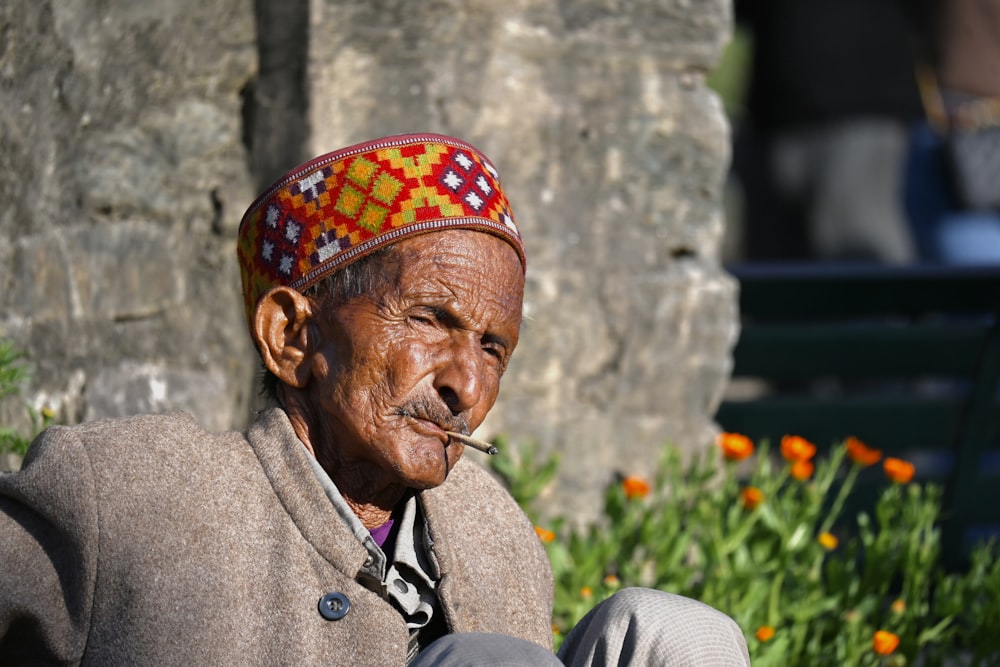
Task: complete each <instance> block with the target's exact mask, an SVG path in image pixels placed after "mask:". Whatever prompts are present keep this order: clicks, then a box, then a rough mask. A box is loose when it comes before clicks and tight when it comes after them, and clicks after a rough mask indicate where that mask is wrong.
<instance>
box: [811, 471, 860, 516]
mask: <svg viewBox="0 0 1000 667" xmlns="http://www.w3.org/2000/svg"><path fill="white" fill-rule="evenodd" d="M860 472H861V466H859V465H852V466H851V468H850V470H848V471H847V477H846V478H845V479H844V483H843V484H841V485H840V489H838V490H837V497H836V498H835V499H834V501H833V505H831V506H830V513H829V514H827V516H826V519H825V520H824V521H823V523H822V524H821V526H820V529H819V532H820V533H828V532H830V529H831V528H832V527H833V524H834V522H835V521H836V520H837V517H838V516H840V513H841V512H842V511H843V510H844V503H845V502H846V501H847V496H849V495H850V493H851V490H852V489H853V488H854V484H855V482H857V479H858V474H859V473H860Z"/></svg>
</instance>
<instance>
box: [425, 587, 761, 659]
mask: <svg viewBox="0 0 1000 667" xmlns="http://www.w3.org/2000/svg"><path fill="white" fill-rule="evenodd" d="M527 665H532V666H541V667H544V666H546V665H552V666H559V665H570V666H571V667H582V666H584V665H588V666H589V665H593V666H596V667H610V666H612V665H621V666H625V665H630V666H633V667H638V666H640V665H669V666H677V667H696V666H697V667H708V666H710V665H711V666H713V667H716V666H721V667H728V666H729V665H734V666H740V667H743V666H746V667H749V665H750V656H749V654H748V653H747V646H746V641H745V640H744V638H743V632H742V631H741V630H740V628H739V626H737V625H736V623H735V622H733V620H732V619H731V618H729V617H728V616H726V615H725V614H723V613H722V612H720V611H717V610H715V609H713V608H711V607H709V606H708V605H705V604H702V603H701V602H697V601H696V600H691V599H689V598H685V597H682V596H680V595H674V594H672V593H664V592H663V591H656V590H651V589H645V588H626V589H624V590H621V591H619V592H618V593H616V594H615V595H613V596H612V597H610V598H608V599H607V600H605V601H604V602H602V603H600V604H599V605H597V606H596V607H594V608H593V609H592V610H591V611H590V613H589V614H587V616H585V617H584V618H583V619H582V620H581V621H580V622H579V623H578V624H577V625H576V627H574V628H573V630H572V631H571V632H570V633H569V634H568V635H567V636H566V640H565V641H564V642H563V645H562V649H561V650H560V651H559V655H558V656H555V655H553V654H552V653H550V652H549V651H547V650H545V649H544V648H542V647H541V646H538V645H537V644H533V643H531V642H528V641H525V640H523V639H518V638H516V637H508V636H505V635H496V634H488V633H466V634H454V635H447V636H445V637H442V638H441V639H439V640H437V641H436V642H434V643H433V644H431V645H430V646H429V647H427V649H426V650H425V651H423V652H422V653H421V654H420V655H419V656H418V657H417V659H416V660H415V661H414V662H413V663H412V666H413V667H432V666H433V667H480V666H483V667H485V666H488V667H523V666H527Z"/></svg>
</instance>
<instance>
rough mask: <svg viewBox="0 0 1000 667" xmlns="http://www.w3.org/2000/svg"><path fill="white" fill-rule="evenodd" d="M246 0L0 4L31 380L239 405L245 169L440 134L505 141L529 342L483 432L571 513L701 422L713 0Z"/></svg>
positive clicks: (251, 171) (716, 293) (144, 402)
mask: <svg viewBox="0 0 1000 667" xmlns="http://www.w3.org/2000/svg"><path fill="white" fill-rule="evenodd" d="M63 4H72V5H73V7H74V8H73V9H67V8H63V7H62V5H63ZM249 5H250V3H249V0H243V1H237V0H221V1H220V2H213V3H204V2H202V3H197V2H195V1H194V0H178V1H175V2H167V1H166V0H165V1H164V2H156V3H132V2H127V1H126V0H112V1H110V2H109V1H103V2H101V1H99V0H79V1H78V2H75V3H54V2H45V1H44V0H15V1H14V2H13V3H12V6H11V3H8V4H7V5H5V7H4V8H3V9H0V20H2V24H0V30H2V31H3V32H0V40H2V41H0V77H2V78H0V84H2V86H3V89H4V91H5V95H4V96H3V97H0V123H2V125H0V128H2V134H0V149H2V150H0V160H2V161H3V162H2V163H0V178H2V181H0V188H2V192H3V200H4V201H5V202H12V203H13V205H8V206H7V207H5V208H4V210H2V211H0V232H2V239H0V260H3V261H2V262H0V284H2V285H0V286H3V287H4V288H5V289H4V290H3V291H2V293H0V300H2V301H0V304H2V305H0V313H2V314H0V327H2V329H3V332H4V333H5V334H6V335H11V336H13V337H14V338H15V339H17V340H18V341H21V342H25V343H27V344H28V346H29V352H30V354H31V355H32V358H33V359H34V360H35V362H36V364H37V366H38V373H37V379H36V383H35V388H34V389H35V391H36V392H37V394H38V396H41V397H45V398H46V400H55V401H57V402H58V403H59V405H60V406H61V411H62V416H63V417H64V418H68V419H71V420H75V419H80V418H89V417H93V416H98V415H104V414H117V413H120V412H122V411H128V410H129V409H132V410H135V409H143V410H146V409H162V408H164V407H167V406H169V405H171V404H174V405H180V406H181V407H186V408H189V409H194V411H195V413H196V414H197V415H198V416H199V417H200V418H201V419H202V420H203V421H206V422H208V423H209V424H210V425H211V426H213V427H223V426H228V425H235V426H239V425H241V423H242V419H243V417H244V415H245V414H246V406H247V402H248V396H249V394H250V389H249V387H250V384H251V383H250V382H249V380H248V378H249V377H250V374H251V373H252V370H253V363H252V361H253V356H252V353H251V352H250V351H249V348H248V345H247V343H246V337H245V335H244V333H243V329H242V323H241V319H240V313H239V310H238V309H239V303H238V299H237V297H236V287H235V285H236V280H237V278H236V273H235V269H234V267H233V265H232V252H231V248H232V235H233V229H234V226H235V224H236V223H237V222H238V219H239V215H240V213H241V212H242V209H243V207H244V206H245V205H246V204H247V203H249V201H250V199H251V198H252V189H253V188H252V187H251V185H250V184H251V183H253V184H255V185H256V186H258V187H259V186H262V185H264V184H265V183H266V182H268V181H269V180H271V179H272V178H273V177H274V176H276V175H278V174H280V173H281V172H282V171H284V170H285V169H287V168H288V167H290V166H292V165H294V164H295V163H297V162H298V161H300V160H301V159H304V158H306V157H309V156H311V155H313V154H317V153H320V152H323V151H327V150H331V149H333V148H336V147H339V146H343V145H346V144H348V143H353V142H356V141H360V140H363V139H367V138H371V137H372V136H375V135H382V134H389V133H395V132H405V131H421V130H428V131H436V132H444V133H448V134H454V135H457V136H460V137H462V138H465V139H468V140H470V141H472V142H473V143H474V144H476V145H478V146H479V147H480V148H482V149H483V150H484V151H485V152H486V153H487V154H489V155H490V156H491V157H492V158H493V160H494V162H495V163H496V165H497V167H498V168H499V169H500V172H501V176H502V178H503V180H504V183H505V185H506V188H507V190H508V195H509V197H510V199H511V201H512V204H513V206H514V210H515V214H516V216H517V218H518V221H519V223H520V225H521V227H522V230H523V232H524V235H525V238H526V242H527V245H528V253H529V271H528V290H527V297H526V304H525V313H526V321H525V326H524V331H523V335H522V338H521V341H522V342H521V345H520V347H519V349H518V352H517V354H516V355H515V358H514V362H513V363H512V366H511V368H510V370H509V372H508V376H507V378H506V379H505V386H504V389H503V391H502V394H501V398H500V401H499V403H498V405H497V407H496V409H495V410H494V412H493V414H492V415H491V416H490V418H489V420H488V422H487V423H486V424H484V425H483V427H482V428H481V429H480V435H484V436H491V435H494V434H497V433H501V432H502V433H506V434H508V435H510V436H511V437H512V438H513V439H514V440H519V441H527V440H534V441H537V442H538V443H539V444H540V445H541V447H542V450H543V451H546V452H547V451H553V450H555V451H559V452H562V453H563V454H564V456H563V465H562V470H561V473H560V478H559V482H558V484H557V485H556V486H555V487H554V488H553V489H552V490H551V506H552V507H553V509H555V508H559V509H562V510H567V509H568V508H573V509H574V510H576V511H578V512H579V513H580V514H581V515H588V514H591V513H593V512H594V511H595V510H596V508H597V506H598V503H599V490H600V488H602V487H603V485H604V484H606V483H607V482H608V481H610V480H611V479H612V478H613V475H614V474H616V473H640V474H642V473H648V472H650V471H651V469H652V467H653V466H655V463H656V461H657V460H658V458H659V451H660V448H661V447H662V445H664V444H665V443H667V442H672V443H676V444H678V445H681V446H684V447H687V448H693V447H699V446H703V445H704V444H706V443H707V442H708V441H709V440H710V439H711V437H712V435H713V433H714V425H713V424H712V421H711V418H710V415H711V414H712V413H713V412H714V409H715V406H716V404H717V402H718V400H719V396H720V394H721V392H722V389H723V387H724V384H725V382H726V380H727V378H728V371H729V349H730V346H731V345H732V342H733V340H734V337H735V333H736V310H735V308H736V306H735V285H734V283H733V282H732V281H731V279H729V278H728V277H727V276H726V274H725V273H724V272H723V271H722V270H721V268H720V264H719V251H720V244H721V239H722V235H723V219H722V209H721V198H722V185H723V179H724V172H725V169H726V165H727V163H728V146H729V143H728V128H727V127H726V124H725V117H724V114H723V111H722V108H721V105H720V103H719V101H718V100H717V99H716V97H715V95H714V94H712V93H711V92H710V91H709V90H708V89H707V88H706V86H705V74H706V72H707V71H708V70H710V69H711V68H712V67H713V66H714V64H715V63H716V60H717V59H718V57H719V55H720V52H721V50H722V48H723V46H724V44H725V42H726V41H727V40H728V38H729V34H730V29H731V16H730V3H729V2H728V0H698V1H697V2H696V1H694V0H628V1H626V0H511V1H510V2H503V3H499V2H493V1H492V0H435V1H432V2H424V3H414V2H406V1H404V0H378V1H371V2H367V1H350V2H348V1H344V0H257V2H256V12H257V18H258V20H257V28H256V30H257V32H256V38H255V24H254V15H253V11H254V8H253V7H251V6H249ZM10 93H13V95H11V94H10ZM241 100H242V101H243V102H245V104H243V106H242V107H241ZM5 267H10V268H5ZM137 388H138V389H137ZM129 397H131V398H129ZM137 397H141V400H139V398H137ZM470 455H474V454H470Z"/></svg>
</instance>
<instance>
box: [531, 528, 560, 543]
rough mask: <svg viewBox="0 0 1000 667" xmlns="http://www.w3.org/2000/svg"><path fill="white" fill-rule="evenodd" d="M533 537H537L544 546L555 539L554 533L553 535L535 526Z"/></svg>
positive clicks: (549, 531)
mask: <svg viewBox="0 0 1000 667" xmlns="http://www.w3.org/2000/svg"><path fill="white" fill-rule="evenodd" d="M535 535H538V539H540V540H541V541H542V542H544V543H545V544H548V543H549V542H551V541H553V540H554V539H556V534H555V533H553V532H552V531H551V530H546V529H545V528H542V527H541V526H535Z"/></svg>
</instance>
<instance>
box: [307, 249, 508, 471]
mask: <svg viewBox="0 0 1000 667" xmlns="http://www.w3.org/2000/svg"><path fill="white" fill-rule="evenodd" d="M388 261H389V268H390V270H394V272H395V275H394V276H393V279H392V280H389V281H387V285H386V287H385V288H384V289H382V290H379V292H378V293H375V294H366V295H365V296H363V297H359V298H357V299H354V300H352V301H351V302H349V303H348V304H346V305H342V306H339V307H337V308H334V309H331V310H330V311H329V312H323V313H321V314H320V315H319V317H318V318H317V319H318V320H319V322H320V325H319V329H320V331H321V341H320V343H319V347H318V349H317V352H316V354H314V355H313V360H312V377H313V380H312V382H310V384H309V387H308V391H309V392H310V393H311V399H312V401H313V402H314V404H315V405H317V406H318V408H319V413H320V419H322V420H323V422H324V423H323V425H322V430H323V433H324V440H325V441H327V442H330V443H332V444H333V446H334V447H336V450H337V458H338V459H339V460H340V461H341V462H342V463H347V464H349V465H354V464H357V463H360V464H362V466H364V465H367V466H369V467H371V466H373V467H374V469H375V477H381V478H382V479H383V480H385V481H387V482H388V483H399V484H403V485H405V486H408V487H413V488H430V487H433V486H436V485H438V484H440V483H441V482H443V481H444V480H445V477H446V476H447V474H448V471H449V470H450V469H451V467H452V466H454V464H455V462H456V461H457V460H458V458H459V457H460V455H461V452H462V447H461V445H459V444H457V443H454V442H449V440H448V437H447V436H446V435H445V431H446V430H453V431H464V432H471V431H472V430H474V429H475V428H476V427H477V426H479V424H480V423H481V422H482V421H483V418H484V417H485V416H486V413H487V412H488V411H489V410H490V408H491V407H492V406H493V403H494V401H495V400H496V397H497V392H498V391H499V388H500V377H501V376H502V375H503V372H504V369H505V368H506V366H507V362H508V360H509V359H510V355H511V353H512V352H513V351H514V347H515V346H516V345H517V339H518V331H519V328H520V324H521V301H522V296H523V291H524V277H523V273H522V269H521V264H520V261H519V260H518V257H517V254H516V253H515V251H514V249H513V248H511V247H510V246H509V245H508V244H507V243H506V242H504V241H502V240H500V239H498V238H496V237H493V236H490V235H488V234H484V233H481V232H476V231H470V230H448V231H443V232H435V233H431V234H424V235H421V236H416V237H413V238H410V239H406V240H404V241H400V242H399V243H398V244H397V245H396V247H395V248H394V251H393V253H392V259H390V260H388ZM373 481H374V480H373Z"/></svg>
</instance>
